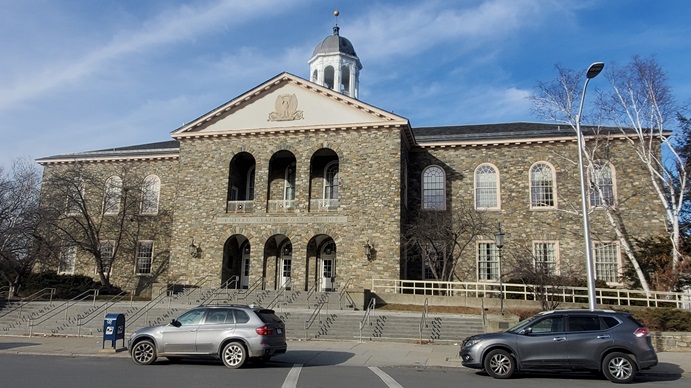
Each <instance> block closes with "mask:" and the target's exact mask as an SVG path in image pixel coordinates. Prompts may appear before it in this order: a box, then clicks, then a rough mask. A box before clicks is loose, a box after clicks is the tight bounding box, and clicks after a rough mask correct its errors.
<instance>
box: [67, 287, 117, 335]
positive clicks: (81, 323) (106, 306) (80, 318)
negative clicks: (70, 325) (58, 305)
mask: <svg viewBox="0 0 691 388" xmlns="http://www.w3.org/2000/svg"><path fill="white" fill-rule="evenodd" d="M125 295H127V292H126V291H122V292H120V293H119V294H117V295H114V296H113V297H112V298H110V299H109V300H107V301H106V302H105V303H103V304H102V305H100V306H99V307H98V308H97V309H95V310H94V311H91V312H90V313H88V314H86V315H84V316H82V315H80V314H78V315H77V336H78V337H81V336H82V326H84V325H85V324H87V323H89V322H91V321H93V320H94V318H96V317H97V316H98V314H99V313H100V312H101V311H105V313H106V314H107V313H108V309H109V308H110V307H111V306H113V305H114V304H116V303H118V302H120V301H121V300H123V299H124V298H125ZM87 318H88V319H87Z"/></svg>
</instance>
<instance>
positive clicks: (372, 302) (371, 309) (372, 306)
mask: <svg viewBox="0 0 691 388" xmlns="http://www.w3.org/2000/svg"><path fill="white" fill-rule="evenodd" d="M376 308H377V300H376V299H375V298H372V299H370V300H369V303H368V304H367V309H366V310H365V315H364V316H363V317H362V320H361V321H360V342H362V329H363V328H364V327H365V322H367V326H370V325H371V324H370V316H371V315H372V314H373V313H374V311H375V309H376Z"/></svg>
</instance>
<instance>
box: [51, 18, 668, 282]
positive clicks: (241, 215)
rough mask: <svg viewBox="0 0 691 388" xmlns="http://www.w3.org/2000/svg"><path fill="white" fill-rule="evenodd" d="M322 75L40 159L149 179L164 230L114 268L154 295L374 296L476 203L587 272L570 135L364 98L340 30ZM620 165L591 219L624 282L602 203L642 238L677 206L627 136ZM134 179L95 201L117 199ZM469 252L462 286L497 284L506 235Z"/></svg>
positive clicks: (610, 172)
mask: <svg viewBox="0 0 691 388" xmlns="http://www.w3.org/2000/svg"><path fill="white" fill-rule="evenodd" d="M309 67H310V77H309V78H310V80H309V81H308V80H305V79H302V78H300V77H297V76H295V75H292V74H288V73H283V74H280V75H278V76H276V77H274V78H271V79H269V80H268V81H266V82H264V83H263V84H261V85H259V86H257V87H255V88H254V89H252V90H250V91H248V92H246V93H244V94H242V95H240V96H238V97H236V98H234V99H232V100H230V101H229V102H227V103H225V104H222V105H221V106H219V107H218V108H215V109H213V110H211V111H210V112H209V113H206V114H204V115H203V116H201V117H199V118H197V119H194V120H192V121H190V122H189V123H188V124H185V125H184V126H182V127H180V128H178V129H176V130H175V131H173V132H172V138H173V140H170V141H167V142H161V143H154V144H144V145H137V146H133V147H124V148H115V149H110V150H102V151H92V152H84V153H78V154H69V155H58V156H52V157H46V158H42V159H38V163H39V164H41V165H42V166H43V167H44V178H45V180H46V181H47V180H49V179H48V178H50V176H51V175H54V174H57V173H58V172H59V171H64V170H66V169H70V168H74V167H75V166H81V167H82V168H85V169H87V170H88V171H90V172H92V173H93V174H97V175H99V174H100V175H102V176H103V177H104V179H106V178H108V179H110V180H109V181H108V182H111V183H112V182H113V181H115V182H119V181H118V179H121V177H119V176H118V172H117V171H118V170H122V169H127V170H128V171H137V174H138V175H137V176H138V177H140V179H141V182H142V184H143V187H144V188H143V189H142V191H143V193H142V195H141V198H142V204H140V206H139V208H138V209H139V210H138V212H139V214H137V216H138V217H140V218H138V219H143V220H145V223H147V224H148V225H149V226H148V228H149V229H148V230H149V232H148V235H147V233H146V231H145V229H146V228H144V229H142V230H144V232H142V233H141V234H140V235H139V236H138V237H137V243H136V248H135V249H133V251H132V252H131V254H130V255H129V256H128V257H125V258H120V259H119V261H117V263H114V264H113V266H112V268H111V269H110V271H111V273H112V275H111V276H112V279H113V282H114V283H115V284H117V285H120V286H121V287H123V289H126V290H131V289H133V290H137V291H136V292H145V293H146V292H156V291H157V290H159V289H165V288H166V287H169V286H171V285H186V286H191V285H207V286H220V285H222V284H227V283H229V282H230V285H231V286H234V287H239V288H247V287H251V286H252V285H254V284H261V287H264V288H267V289H278V288H280V287H284V286H285V287H291V288H293V289H305V290H306V289H310V288H312V287H316V288H317V289H320V290H336V289H339V288H341V287H344V286H347V287H348V288H350V289H353V290H363V289H367V288H369V285H370V284H371V280H372V279H424V278H429V277H430V272H429V268H427V267H429V261H428V260H425V259H424V258H423V255H422V254H420V251H419V249H418V250H415V249H413V250H409V249H408V248H407V246H406V244H405V241H404V240H405V239H404V237H403V236H404V235H405V229H406V227H407V225H409V224H411V223H414V222H415V219H416V217H418V215H419V214H421V212H436V213H438V214H446V215H448V216H449V217H451V216H453V214H454V213H455V212H457V211H459V209H460V208H461V207H463V208H471V209H472V210H473V211H476V212H478V213H480V214H482V216H483V217H486V218H488V219H489V220H490V221H491V222H490V223H491V224H495V223H496V222H501V224H502V227H503V230H504V231H505V232H506V233H507V236H509V240H510V243H514V244H517V243H518V242H519V241H521V242H524V243H525V244H528V245H532V247H533V248H534V250H535V252H536V253H535V256H536V257H539V258H540V260H542V261H545V262H547V263H548V264H549V265H550V266H552V267H554V270H555V271H559V268H561V267H563V266H565V265H567V264H568V265H575V266H576V267H578V266H580V267H581V269H580V270H581V271H582V272H581V273H584V272H583V271H584V270H583V268H582V267H583V265H584V264H582V263H583V259H582V257H583V248H582V245H583V243H582V242H583V234H582V224H581V217H580V216H579V214H578V210H577V209H578V208H579V204H580V191H579V187H580V186H579V180H578V168H577V165H576V164H574V163H573V161H574V160H577V156H576V155H577V146H576V137H575V133H574V132H573V130H572V129H571V128H564V127H561V128H560V127H559V126H557V125H552V124H535V123H507V124H487V125H471V126H455V127H429V128H414V127H412V126H411V124H410V123H409V121H408V120H407V119H406V118H405V117H402V116H398V115H395V114H393V113H390V112H387V111H385V110H382V109H379V108H376V107H373V106H371V105H368V104H367V103H364V102H362V101H359V100H358V99H357V98H358V89H359V74H360V70H361V68H362V64H361V63H360V59H359V58H358V57H357V54H356V53H355V50H354V48H353V45H352V44H351V43H350V42H349V41H348V40H347V39H345V38H344V37H342V36H340V34H339V31H338V28H337V27H336V28H334V33H333V35H330V36H328V37H327V38H325V39H324V40H323V41H322V42H321V43H320V44H319V45H318V46H317V47H316V48H315V50H314V53H313V56H312V58H311V59H310V60H309ZM607 155H608V159H607V163H602V164H601V165H599V167H597V168H596V169H597V170H598V172H599V173H598V174H597V176H598V179H600V180H601V182H600V183H601V187H604V188H605V189H604V191H603V192H599V193H594V194H592V195H591V205H592V206H593V214H592V216H591V222H592V231H593V238H594V240H595V246H594V251H595V260H596V266H597V268H598V273H597V276H598V277H599V278H600V279H603V280H606V281H608V282H611V283H614V284H617V283H618V282H619V279H620V274H621V270H622V265H623V262H624V260H625V259H624V258H623V256H622V253H621V252H620V248H619V243H618V242H617V241H618V239H617V236H616V234H615V233H614V231H613V229H612V228H611V227H610V226H609V223H608V221H607V219H606V216H605V213H604V212H603V211H598V209H597V205H598V201H600V202H602V201H605V202H607V203H616V204H617V206H618V210H619V214H621V215H622V218H623V219H622V222H624V223H625V224H626V225H627V231H628V233H630V235H631V236H636V237H648V236H656V235H660V234H661V233H663V232H664V213H663V211H662V209H661V206H660V204H659V201H658V200H657V198H656V197H655V195H653V194H652V190H651V189H650V187H649V183H647V182H648V181H649V178H647V176H646V174H645V173H644V171H643V169H642V168H641V165H640V162H638V161H637V159H636V156H635V154H634V153H633V151H632V150H631V149H630V148H628V147H627V146H626V144H625V142H624V141H623V140H618V139H617V136H616V135H615V134H612V135H611V136H609V145H608V148H607ZM119 187H122V186H118V185H112V184H111V185H110V186H109V184H108V183H106V184H105V186H104V187H95V188H92V189H91V190H89V189H87V190H86V191H85V196H89V195H91V196H94V197H97V198H103V200H102V201H101V202H99V203H107V202H109V199H107V198H106V197H107V196H108V193H112V192H113V190H116V191H117V190H118V188H119ZM49 191H50V186H49V185H47V186H46V187H44V196H47V195H48V192H49ZM109 198H112V197H109ZM116 198H118V199H119V198H120V196H119V195H118V196H116ZM68 207H69V206H68ZM104 208H105V207H104ZM118 209H119V208H118ZM103 213H104V214H103V215H102V217H108V216H109V214H107V213H108V212H105V211H104V212H103ZM110 216H112V215H110ZM138 225H140V224H138ZM154 226H157V227H154ZM510 243H509V244H507V247H508V246H510ZM469 246H470V247H471V249H467V250H466V251H464V252H463V255H462V261H463V263H464V264H463V265H464V266H465V267H466V268H469V269H470V270H468V271H466V272H465V273H464V275H462V276H460V275H458V274H456V276H455V277H452V279H453V280H461V281H472V282H476V281H487V282H496V281H497V280H498V278H499V258H498V256H497V254H498V252H497V249H496V247H495V246H494V234H493V232H491V233H488V232H487V231H485V233H484V234H483V235H480V236H477V237H475V238H473V241H472V242H471V244H470V245H469ZM106 250H107V249H106ZM105 255H106V256H107V253H106V254H105ZM62 260H63V263H62V264H61V265H60V268H59V270H60V271H61V272H66V273H84V274H89V275H93V274H94V264H93V258H92V257H91V256H90V255H89V254H88V253H87V252H81V251H79V250H77V249H74V248H73V247H69V246H67V247H65V252H64V254H63V255H62Z"/></svg>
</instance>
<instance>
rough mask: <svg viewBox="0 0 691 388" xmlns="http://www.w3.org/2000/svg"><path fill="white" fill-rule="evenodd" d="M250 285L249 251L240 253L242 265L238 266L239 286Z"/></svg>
mask: <svg viewBox="0 0 691 388" xmlns="http://www.w3.org/2000/svg"><path fill="white" fill-rule="evenodd" d="M249 285H250V253H249V252H247V253H243V254H242V265H241V268H240V288H242V289H246V288H247V287H249Z"/></svg>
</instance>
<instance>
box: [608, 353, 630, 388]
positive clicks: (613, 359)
mask: <svg viewBox="0 0 691 388" xmlns="http://www.w3.org/2000/svg"><path fill="white" fill-rule="evenodd" d="M637 369H638V368H637V367H636V363H635V362H634V361H633V358H632V357H631V356H630V355H628V354H626V353H617V352H615V353H610V354H608V355H607V357H605V359H604V360H603V361H602V373H603V374H604V375H605V377H607V379H608V380H609V381H611V382H613V383H630V382H631V381H633V378H634V377H635V376H636V372H637Z"/></svg>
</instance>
